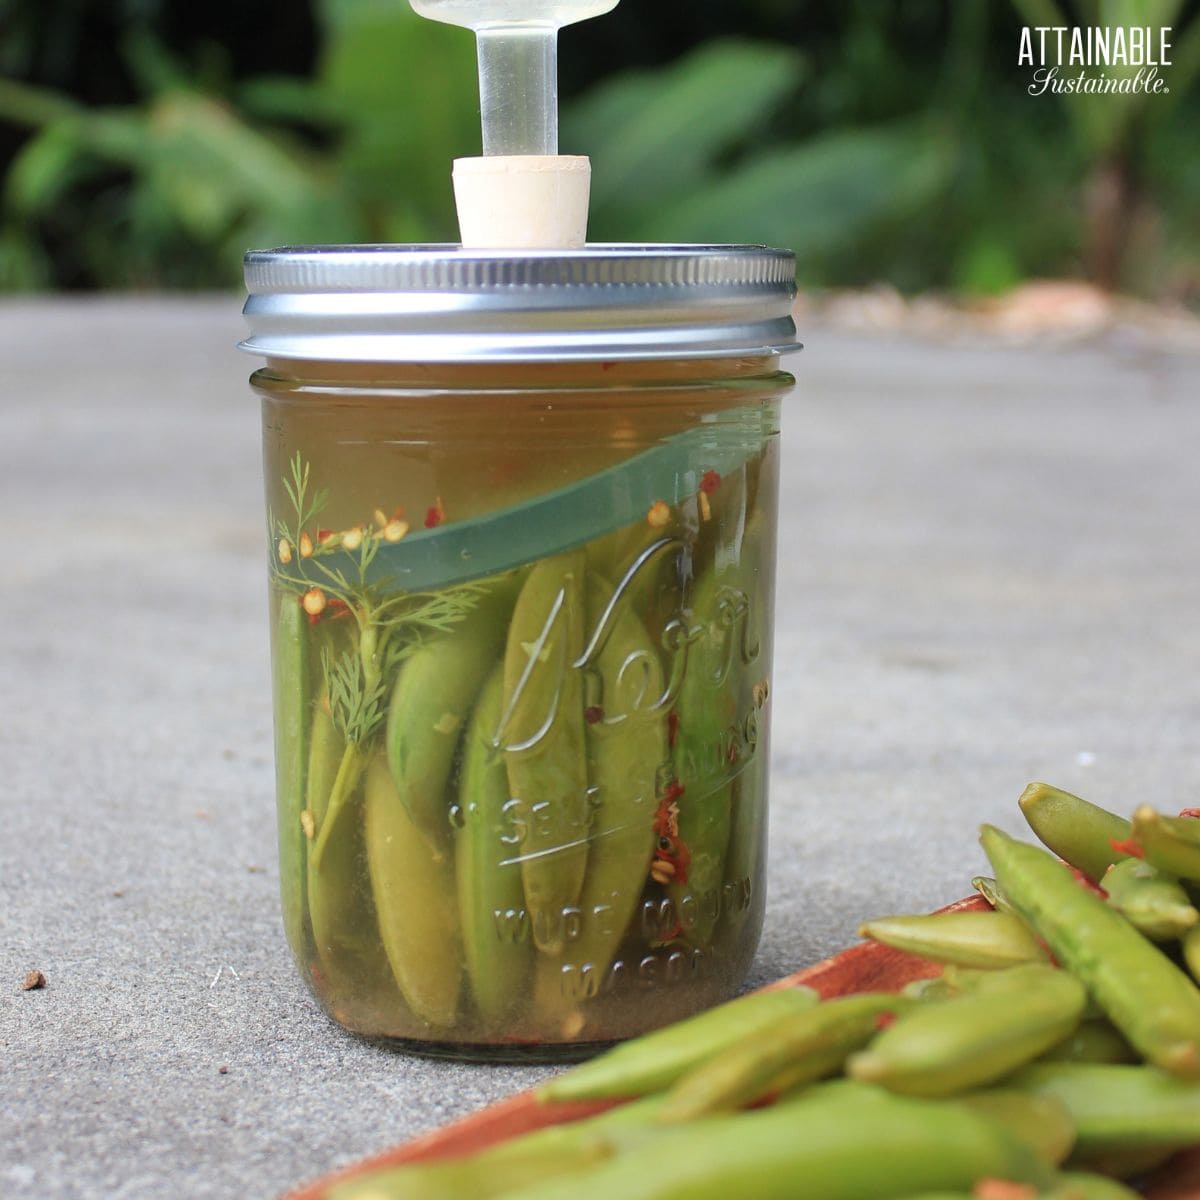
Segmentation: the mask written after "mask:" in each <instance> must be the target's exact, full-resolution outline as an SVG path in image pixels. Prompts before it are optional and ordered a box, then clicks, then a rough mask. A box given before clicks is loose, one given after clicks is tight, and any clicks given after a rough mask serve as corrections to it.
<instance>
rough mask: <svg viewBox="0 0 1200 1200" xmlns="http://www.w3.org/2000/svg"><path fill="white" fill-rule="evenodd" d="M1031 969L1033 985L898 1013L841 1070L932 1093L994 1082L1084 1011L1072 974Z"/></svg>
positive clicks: (1080, 988)
mask: <svg viewBox="0 0 1200 1200" xmlns="http://www.w3.org/2000/svg"><path fill="white" fill-rule="evenodd" d="M1038 970H1039V975H1038V976H1037V977H1036V978H1037V982H1036V984H1035V986H1032V987H1030V988H1028V989H1025V990H1022V991H1021V992H1019V993H1018V992H1016V991H1013V990H1011V989H999V990H997V989H993V990H989V991H981V992H974V993H969V994H967V995H964V996H960V997H958V998H956V999H950V1000H945V1001H942V1002H940V1003H937V1004H931V1005H923V1006H920V1007H917V1008H914V1009H912V1010H911V1011H909V1012H907V1013H904V1014H902V1015H901V1016H900V1017H899V1018H898V1019H897V1020H896V1022H895V1023H894V1024H893V1025H891V1026H889V1027H888V1028H887V1029H885V1030H884V1031H883V1032H882V1033H880V1034H879V1035H878V1036H877V1037H876V1038H875V1040H874V1041H873V1042H872V1043H871V1044H870V1045H869V1046H868V1047H867V1049H866V1050H863V1051H861V1052H860V1053H858V1054H856V1055H854V1056H853V1057H852V1058H851V1059H850V1061H849V1062H848V1063H847V1065H846V1073H847V1074H848V1075H849V1076H850V1077H851V1078H852V1079H859V1080H862V1081H864V1082H869V1083H878V1084H882V1085H883V1086H884V1087H886V1088H888V1089H890V1090H892V1091H896V1092H902V1093H905V1094H907V1095H913V1096H935V1097H938V1096H950V1095H953V1094H954V1093H956V1092H961V1091H966V1090H967V1089H968V1088H972V1087H978V1086H980V1085H982V1084H985V1083H990V1082H992V1081H993V1080H995V1079H999V1078H1000V1077H1001V1076H1003V1075H1005V1074H1007V1073H1008V1072H1010V1071H1012V1070H1014V1069H1015V1068H1016V1067H1019V1066H1021V1064H1022V1063H1026V1062H1029V1061H1030V1060H1032V1059H1034V1058H1036V1057H1037V1056H1038V1055H1039V1054H1042V1053H1044V1052H1045V1051H1046V1050H1048V1049H1050V1047H1051V1046H1054V1045H1056V1044H1057V1043H1059V1042H1061V1041H1062V1040H1063V1038H1065V1037H1066V1036H1067V1035H1068V1034H1069V1033H1070V1032H1071V1031H1072V1030H1073V1029H1074V1028H1075V1026H1076V1025H1078V1023H1079V1019H1080V1016H1081V1014H1082V1013H1083V1008H1084V1004H1085V1003H1086V1000H1087V993H1086V991H1085V990H1084V987H1083V985H1082V984H1081V983H1079V981H1078V980H1077V979H1075V978H1073V977H1072V976H1070V975H1068V974H1067V973H1066V972H1064V971H1058V970H1056V969H1055V968H1053V967H1048V966H1047V967H1042V968H1039V969H1038ZM1031 976H1032V972H1031ZM1018 995H1019V996H1020V1003H1015V1002H1014V999H1015V997H1017V996H1018Z"/></svg>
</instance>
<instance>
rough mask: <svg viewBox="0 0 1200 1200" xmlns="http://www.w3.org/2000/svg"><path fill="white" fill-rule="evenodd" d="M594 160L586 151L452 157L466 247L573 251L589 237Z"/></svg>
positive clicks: (460, 224) (455, 197) (475, 248)
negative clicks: (589, 204)
mask: <svg viewBox="0 0 1200 1200" xmlns="http://www.w3.org/2000/svg"><path fill="white" fill-rule="evenodd" d="M591 181H592V165H591V162H590V161H589V160H588V158H587V157H586V156H584V155H568V154H560V155H555V156H552V157H551V156H543V155H534V154H528V155H527V154H520V155H487V156H485V157H483V158H456V159H455V160H454V199H455V203H456V204H457V206H458V225H459V231H460V234H461V238H462V244H463V248H464V249H467V250H576V249H579V248H580V247H581V246H583V245H584V244H585V242H586V241H587V218H588V198H589V194H590V189H591Z"/></svg>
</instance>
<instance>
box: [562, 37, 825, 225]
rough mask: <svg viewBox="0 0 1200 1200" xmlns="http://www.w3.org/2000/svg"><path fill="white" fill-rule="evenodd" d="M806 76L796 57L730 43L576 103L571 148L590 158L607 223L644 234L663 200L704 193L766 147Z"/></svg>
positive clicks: (567, 141)
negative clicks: (720, 172)
mask: <svg viewBox="0 0 1200 1200" xmlns="http://www.w3.org/2000/svg"><path fill="white" fill-rule="evenodd" d="M802 73H803V60H802V59H801V56H800V54H799V53H798V52H797V51H795V50H793V49H791V48H790V47H787V46H780V45H774V44H770V43H755V42H746V41H740V40H732V39H727V40H720V41H715V42H710V43H708V44H706V45H703V46H701V47H700V48H699V49H697V50H694V51H693V52H692V53H691V54H689V55H687V56H686V57H685V58H683V59H682V60H680V61H679V62H678V63H675V64H674V65H672V66H671V67H669V68H667V69H665V70H660V71H654V72H638V73H636V74H628V75H622V76H620V77H618V78H616V79H614V80H611V81H609V82H606V83H604V84H601V85H600V86H599V87H597V88H596V89H594V90H593V91H592V92H591V93H590V94H589V95H587V96H586V97H584V98H583V99H582V100H580V101H577V102H576V103H575V104H574V105H572V106H571V108H570V109H569V110H568V112H567V113H566V114H565V115H564V120H563V134H564V147H565V148H566V149H568V150H572V151H573V150H576V149H577V150H579V151H586V153H588V154H589V155H590V156H591V159H592V206H593V210H594V211H595V212H596V213H597V214H598V219H599V221H600V222H601V223H602V224H603V225H604V226H605V227H611V228H618V227H620V225H621V224H622V223H631V224H637V223H638V220H639V217H640V216H642V215H645V214H649V213H650V212H652V211H653V209H654V208H655V207H656V206H657V205H658V204H659V203H660V202H661V200H662V199H663V198H664V197H667V196H671V195H672V194H678V193H679V192H680V191H682V190H685V189H688V188H691V187H693V186H694V185H695V184H697V183H698V182H699V181H700V180H701V179H702V178H704V176H705V174H706V173H707V171H708V169H709V168H710V166H711V165H712V164H713V163H714V162H715V161H716V160H717V159H718V158H719V157H720V156H721V155H722V154H723V153H724V152H725V151H727V150H729V149H730V148H731V147H735V146H739V145H745V144H748V143H753V142H755V141H758V140H761V137H762V130H763V127H764V125H765V124H766V121H767V118H768V117H769V115H770V114H771V113H772V112H773V111H774V110H775V109H776V108H777V107H778V106H779V104H780V103H781V101H782V100H783V99H784V97H786V96H787V95H788V94H789V93H790V92H792V91H794V90H795V88H796V87H797V85H798V84H799V81H800V78H801V76H802Z"/></svg>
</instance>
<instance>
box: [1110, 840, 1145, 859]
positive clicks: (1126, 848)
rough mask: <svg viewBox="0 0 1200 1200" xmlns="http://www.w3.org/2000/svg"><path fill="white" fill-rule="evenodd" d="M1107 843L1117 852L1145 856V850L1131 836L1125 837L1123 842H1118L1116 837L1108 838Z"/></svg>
mask: <svg viewBox="0 0 1200 1200" xmlns="http://www.w3.org/2000/svg"><path fill="white" fill-rule="evenodd" d="M1108 844H1109V845H1110V846H1111V847H1112V848H1113V849H1114V850H1115V851H1116V852H1117V853H1118V854H1131V855H1132V856H1133V857H1134V858H1145V857H1146V852H1145V850H1143V849H1142V848H1141V846H1139V845H1138V843H1137V842H1136V841H1135V840H1134V839H1133V838H1132V837H1128V838H1126V839H1125V840H1124V841H1123V842H1118V841H1117V839H1116V838H1109V839H1108Z"/></svg>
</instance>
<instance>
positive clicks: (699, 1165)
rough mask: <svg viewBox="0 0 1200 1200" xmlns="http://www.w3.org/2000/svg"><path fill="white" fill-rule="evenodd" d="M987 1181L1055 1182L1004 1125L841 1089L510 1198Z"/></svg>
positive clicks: (705, 1195) (556, 1199) (559, 1199)
mask: <svg viewBox="0 0 1200 1200" xmlns="http://www.w3.org/2000/svg"><path fill="white" fill-rule="evenodd" d="M985 1178H1002V1179H1011V1180H1016V1181H1020V1182H1028V1183H1032V1184H1034V1185H1036V1186H1039V1187H1041V1186H1048V1185H1049V1184H1050V1183H1051V1182H1052V1180H1053V1172H1052V1169H1051V1167H1050V1166H1049V1165H1048V1164H1047V1163H1046V1162H1045V1161H1044V1160H1043V1159H1042V1158H1040V1157H1039V1155H1038V1154H1037V1153H1036V1151H1035V1150H1033V1149H1032V1148H1031V1147H1028V1146H1026V1145H1025V1144H1024V1143H1023V1142H1021V1141H1020V1140H1019V1138H1017V1137H1014V1136H1013V1135H1012V1133H1010V1132H1009V1131H1008V1130H1007V1129H1005V1128H1004V1127H1003V1126H1001V1125H999V1124H997V1123H995V1122H993V1121H989V1120H987V1119H985V1118H983V1117H981V1116H979V1115H978V1114H976V1113H973V1112H970V1111H968V1110H967V1109H965V1108H963V1107H962V1106H959V1105H954V1104H946V1103H939V1102H936V1101H928V1100H916V1099H913V1098H911V1097H900V1096H887V1095H886V1094H885V1095H883V1096H872V1097H871V1098H869V1099H865V1098H864V1095H863V1092H862V1091H861V1090H860V1089H854V1088H852V1089H846V1088H844V1087H842V1086H841V1084H840V1082H839V1083H837V1084H834V1085H818V1086H816V1087H814V1088H812V1089H810V1091H809V1092H807V1093H806V1094H805V1096H804V1098H803V1099H799V1100H795V1101H792V1102H789V1103H787V1104H784V1105H782V1106H776V1107H773V1108H767V1109H761V1110H757V1111H755V1112H750V1113H739V1114H737V1115H735V1116H727V1117H710V1118H704V1119H702V1120H699V1121H695V1122H691V1123H688V1124H684V1125H679V1126H674V1127H671V1128H667V1127H661V1126H660V1135H659V1137H657V1138H656V1139H654V1140H653V1141H650V1142H647V1143H646V1144H645V1145H643V1146H641V1147H640V1148H638V1149H635V1150H632V1151H630V1152H629V1153H624V1154H621V1155H618V1156H617V1157H616V1158H614V1159H613V1160H612V1161H611V1162H606V1163H604V1164H602V1165H600V1166H598V1167H595V1168H593V1169H591V1170H588V1171H586V1172H584V1173H582V1174H579V1175H576V1176H572V1177H570V1178H563V1179H558V1180H553V1181H550V1182H549V1183H546V1184H542V1185H539V1186H536V1187H532V1188H529V1189H527V1190H524V1191H522V1192H520V1193H516V1194H514V1196H513V1197H512V1200H518V1197H519V1200H613V1197H617V1196H619V1197H621V1198H622V1200H728V1197H730V1196H741V1195H748V1194H753V1195H754V1196H755V1197H756V1198H757V1200H891V1198H895V1197H903V1196H905V1195H910V1194H912V1193H913V1192H920V1191H922V1190H926V1191H927V1190H930V1189H934V1188H942V1189H945V1188H960V1189H964V1190H965V1189H969V1188H971V1187H972V1186H973V1185H974V1184H975V1183H976V1182H977V1181H978V1180H980V1179H985Z"/></svg>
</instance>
